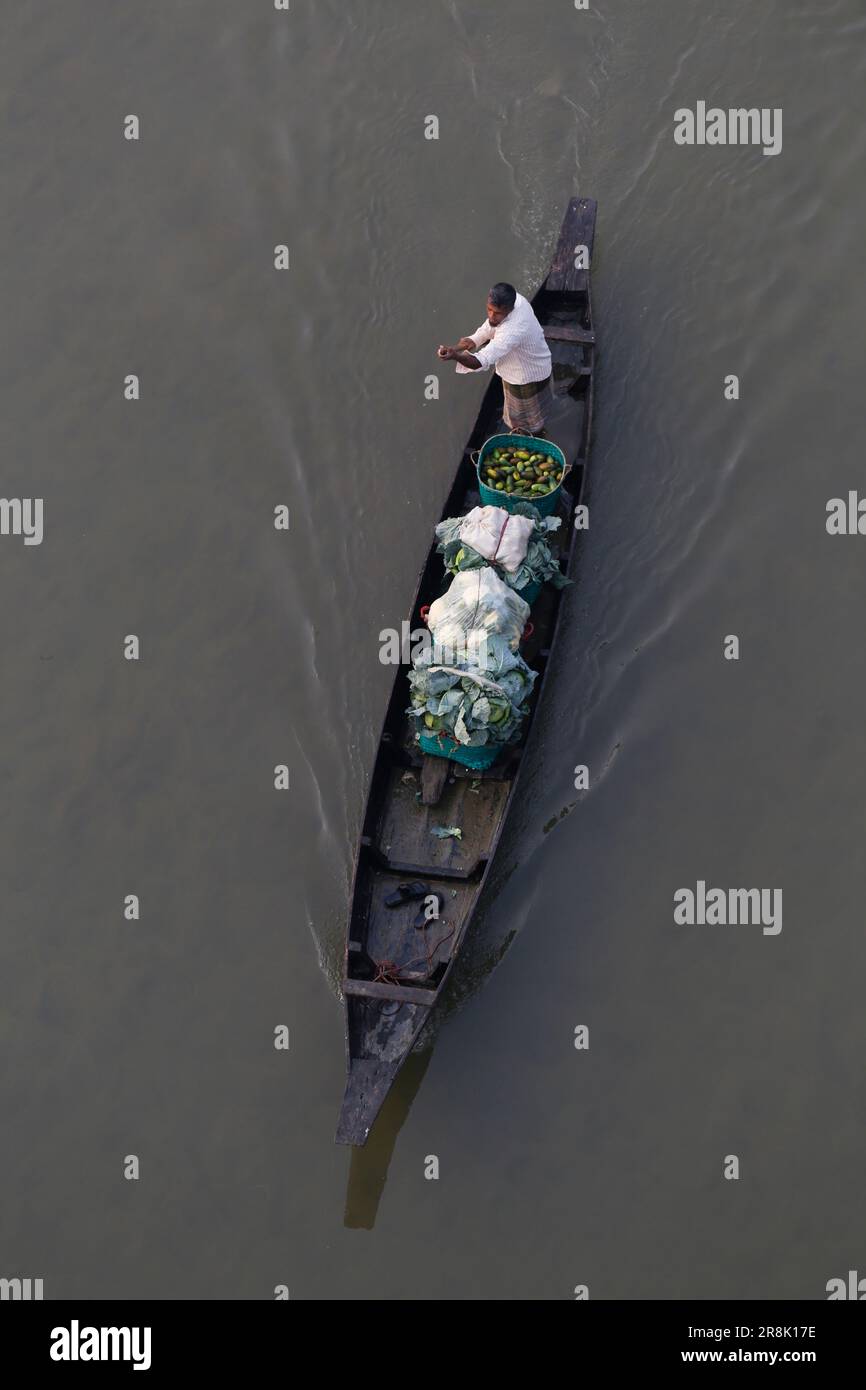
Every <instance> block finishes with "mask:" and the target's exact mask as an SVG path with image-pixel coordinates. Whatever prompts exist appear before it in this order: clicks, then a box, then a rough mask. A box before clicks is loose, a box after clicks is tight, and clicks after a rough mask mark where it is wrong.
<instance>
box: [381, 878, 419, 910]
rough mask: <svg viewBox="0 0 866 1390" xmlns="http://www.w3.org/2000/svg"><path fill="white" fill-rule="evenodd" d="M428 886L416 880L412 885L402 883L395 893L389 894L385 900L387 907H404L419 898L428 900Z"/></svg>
mask: <svg viewBox="0 0 866 1390" xmlns="http://www.w3.org/2000/svg"><path fill="white" fill-rule="evenodd" d="M427 892H428V889H427V884H426V883H421V881H420V880H419V879H415V880H414V881H413V882H412V883H401V884H400V886H399V887H398V888H396V889H395V890H394V892H393V893H389V894H388V896H387V898H386V899H385V906H386V907H402V906H403V904H404V903H411V902H416V901H417V900H418V898H426V896H427Z"/></svg>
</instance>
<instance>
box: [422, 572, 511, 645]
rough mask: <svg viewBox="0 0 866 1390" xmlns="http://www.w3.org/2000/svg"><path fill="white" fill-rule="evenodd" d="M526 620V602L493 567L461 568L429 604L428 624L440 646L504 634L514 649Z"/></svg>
mask: <svg viewBox="0 0 866 1390" xmlns="http://www.w3.org/2000/svg"><path fill="white" fill-rule="evenodd" d="M528 620H529V604H528V603H525V602H524V600H523V599H522V598H521V597H520V595H519V594H516V593H515V592H514V590H513V589H509V587H508V585H507V584H506V583H505V582H504V581H503V580H502V579H500V578H499V575H498V574H496V572H495V571H494V570H491V569H488V568H487V566H486V565H485V566H484V568H483V569H477V570H461V572H460V573H459V574H455V576H454V578H453V579H452V581H451V584H450V586H449V588H448V589H447V591H446V592H445V593H444V594H443V595H442V597H441V598H437V599H436V600H435V602H434V603H431V605H430V612H429V613H428V615H427V626H428V627H429V629H430V631H431V632H432V634H433V637H434V640H435V641H436V643H437V644H438V646H439V647H442V648H450V649H452V650H454V649H460V648H466V647H472V646H474V645H480V644H482V643H483V640H484V638H485V637H504V638H505V640H506V642H507V643H508V645H509V647H510V648H511V650H512V651H513V652H516V651H517V647H518V644H519V642H520V639H521V637H522V636H523V629H524V628H525V627H526V624H527V622H528Z"/></svg>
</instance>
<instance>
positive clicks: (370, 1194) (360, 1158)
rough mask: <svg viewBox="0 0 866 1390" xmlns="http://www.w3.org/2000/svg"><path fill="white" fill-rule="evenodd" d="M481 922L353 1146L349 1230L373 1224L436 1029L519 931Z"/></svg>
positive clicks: (368, 1228) (505, 874)
mask: <svg viewBox="0 0 866 1390" xmlns="http://www.w3.org/2000/svg"><path fill="white" fill-rule="evenodd" d="M515 868H516V864H512V865H511V866H510V867H509V868H508V869H507V870H505V871H504V872H503V873H502V876H501V878H500V880H499V886H500V887H501V886H502V884H503V883H504V882H507V880H508V879H509V878H510V877H511V875H512V873H513V872H514V869H515ZM491 896H492V895H491ZM490 925H491V927H492V928H493V931H494V935H495V926H494V924H493V923H491V924H490ZM485 926H486V923H485V922H484V920H483V919H482V921H479V922H477V923H476V929H475V931H474V932H473V934H472V937H471V938H470V940H469V941H467V943H466V947H465V948H464V953H463V955H462V956H461V959H460V961H459V962H458V963H457V969H456V970H455V972H454V974H453V975H452V978H451V981H450V983H449V988H448V990H447V993H446V994H445V996H444V998H443V999H442V1001H441V1003H440V1006H439V1008H438V1009H437V1011H436V1013H435V1014H434V1016H433V1017H432V1018H431V1019H430V1022H429V1023H428V1025H427V1028H426V1029H425V1030H424V1033H423V1034H422V1037H421V1039H420V1040H419V1044H418V1050H417V1051H414V1052H412V1053H411V1054H410V1056H409V1057H408V1059H407V1060H406V1062H405V1063H404V1064H403V1067H402V1068H401V1070H400V1072H399V1073H398V1075H397V1079H396V1081H395V1082H394V1085H393V1086H392V1087H391V1090H390V1091H389V1093H388V1095H387V1097H386V1099H385V1102H384V1104H383V1106H382V1109H381V1110H380V1112H379V1114H378V1116H377V1118H376V1120H375V1122H374V1124H373V1127H372V1129H371V1130H370V1136H369V1138H368V1140H367V1142H366V1144H365V1145H363V1147H361V1146H358V1145H354V1146H353V1147H352V1156H351V1160H350V1163H349V1179H348V1183H347V1186H346V1208H345V1212H344V1215H343V1225H344V1226H347V1227H348V1228H349V1229H350V1230H363V1231H372V1229H373V1227H374V1225H375V1223H376V1216H377V1213H378V1210H379V1203H380V1201H381V1199H382V1193H383V1192H384V1190H385V1183H386V1182H387V1180H388V1168H389V1166H390V1163H391V1157H392V1155H393V1153H394V1149H395V1147H396V1144H397V1136H398V1135H399V1133H400V1130H401V1129H402V1128H403V1125H404V1124H405V1123H406V1120H407V1118H408V1116H409V1111H410V1110H411V1108H412V1105H413V1104H414V1101H415V1097H416V1096H417V1095H418V1092H419V1091H420V1089H421V1084H422V1082H423V1080H424V1077H425V1075H426V1072H427V1068H428V1067H429V1065H430V1063H431V1061H432V1059H433V1051H434V1048H435V1046H436V1039H437V1037H438V1035H439V1030H440V1028H441V1027H442V1026H443V1025H444V1024H445V1023H446V1022H447V1020H448V1019H449V1018H450V1017H451V1016H452V1015H453V1014H455V1013H456V1012H457V1011H458V1010H459V1009H461V1008H462V1007H463V1005H464V1004H466V1003H468V1002H469V1000H470V999H471V998H472V997H473V995H475V994H476V993H477V991H478V989H479V988H480V986H481V985H482V984H483V983H484V981H485V980H486V979H487V978H488V976H489V975H491V974H492V973H493V971H494V970H495V969H496V967H497V965H499V963H500V962H501V960H502V959H503V957H504V956H505V954H506V952H507V951H508V948H509V946H510V945H511V943H512V941H513V940H514V938H515V937H516V936H517V928H515V927H513V926H509V927H508V928H507V929H506V930H505V932H504V934H503V935H502V936H501V938H500V939H497V940H490V939H487V933H486V931H485Z"/></svg>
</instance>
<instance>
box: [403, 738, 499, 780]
mask: <svg viewBox="0 0 866 1390" xmlns="http://www.w3.org/2000/svg"><path fill="white" fill-rule="evenodd" d="M418 743H419V745H420V747H421V750H422V752H424V753H431V754H432V755H433V757H434V758H450V759H451V761H452V762H455V763H462V764H463V766H464V767H474V768H476V769H477V770H478V771H479V772H483V771H484V769H485V768H488V767H492V766H493V764H494V763H495V762H496V759H497V758H498V757H499V753H500V750H501V747H502V745H501V744H499V743H493V744H490V743H485V744H482V746H481V747H480V748H467V747H466V745H465V744H463V743H457V742H456V741H455V740H454V739H453V738H439V737H438V736H437V735H436V734H419V735H418Z"/></svg>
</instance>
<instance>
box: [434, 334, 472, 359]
mask: <svg viewBox="0 0 866 1390" xmlns="http://www.w3.org/2000/svg"><path fill="white" fill-rule="evenodd" d="M474 351H475V339H474V338H461V339H460V342H459V343H457V345H456V346H455V347H446V346H445V345H444V343H440V345H439V347H438V348H437V352H438V354H439V356H440V357H441V358H442V360H443V362H453V361H454V359H455V357H456V356H457V354H458V353H460V352H474Z"/></svg>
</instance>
